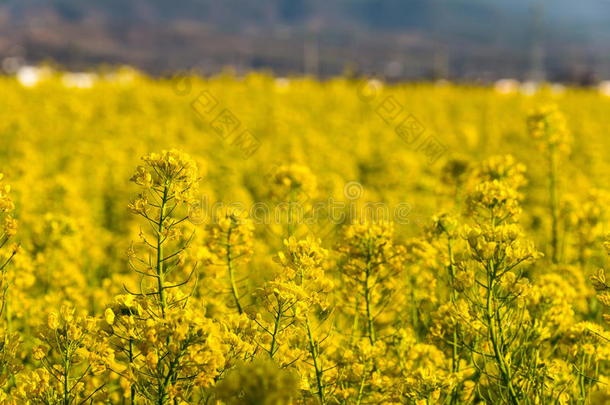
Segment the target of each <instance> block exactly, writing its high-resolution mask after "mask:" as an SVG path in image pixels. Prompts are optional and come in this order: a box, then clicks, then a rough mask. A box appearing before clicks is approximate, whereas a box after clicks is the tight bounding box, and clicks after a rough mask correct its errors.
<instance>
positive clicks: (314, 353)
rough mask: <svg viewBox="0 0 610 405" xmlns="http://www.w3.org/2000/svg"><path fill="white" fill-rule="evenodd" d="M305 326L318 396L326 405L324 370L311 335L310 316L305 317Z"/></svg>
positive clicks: (323, 404)
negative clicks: (323, 380)
mask: <svg viewBox="0 0 610 405" xmlns="http://www.w3.org/2000/svg"><path fill="white" fill-rule="evenodd" d="M305 325H306V327H307V337H308V339H309V352H310V353H311V358H312V360H313V367H314V371H315V372H316V384H317V388H318V396H319V397H320V403H321V404H322V405H326V398H325V395H324V384H323V382H322V369H321V367H320V364H319V359H318V350H317V349H316V345H315V344H314V341H313V336H312V334H311V325H310V324H309V316H308V315H305Z"/></svg>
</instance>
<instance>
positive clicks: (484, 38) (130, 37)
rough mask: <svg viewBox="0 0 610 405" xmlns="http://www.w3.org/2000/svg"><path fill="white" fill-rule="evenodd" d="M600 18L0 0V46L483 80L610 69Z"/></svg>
mask: <svg viewBox="0 0 610 405" xmlns="http://www.w3.org/2000/svg"><path fill="white" fill-rule="evenodd" d="M609 20H610V1H608V0H586V1H583V2H575V1H573V0H554V1H550V0H495V1H493V0H222V1H218V0H176V1H167V0H104V1H94V0H44V1H43V0H0V57H2V58H7V57H8V58H12V59H9V60H10V61H14V60H20V61H25V62H27V63H36V62H40V61H45V60H52V61H54V62H55V63H58V64H60V65H62V66H64V67H66V68H68V69H72V70H77V69H81V70H82V69H87V68H90V67H92V66H96V65H98V64H100V63H110V64H131V65H135V66H137V67H139V68H141V69H144V70H146V71H148V72H150V73H153V74H163V73H167V72H169V71H172V70H176V69H190V68H195V69H199V70H201V71H203V72H205V73H213V72H217V71H219V70H221V69H222V68H223V67H224V66H232V67H233V68H234V69H235V70H237V71H238V72H242V71H247V70H249V69H253V68H254V69H269V70H273V71H274V72H276V73H277V74H282V75H283V74H299V73H303V72H305V73H311V74H319V75H321V76H328V75H336V74H340V73H343V72H346V71H349V72H352V73H355V74H358V73H366V74H373V73H376V74H382V75H384V76H386V77H388V78H390V79H398V78H410V79H413V78H427V79H429V78H439V77H447V78H454V79H465V80H492V79H496V78H500V77H516V78H520V79H525V78H528V77H530V76H532V75H533V74H534V73H536V72H534V71H542V73H543V74H545V75H546V77H547V78H549V79H551V80H562V81H571V82H581V83H588V82H591V81H594V80H596V79H597V78H607V77H610V52H609V51H610V23H609V22H610V21H609ZM9 65H10V64H9ZM537 73H538V74H540V73H541V72H537Z"/></svg>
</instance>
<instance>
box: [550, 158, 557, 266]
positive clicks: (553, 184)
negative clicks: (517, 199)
mask: <svg viewBox="0 0 610 405" xmlns="http://www.w3.org/2000/svg"><path fill="white" fill-rule="evenodd" d="M548 160H549V161H548V163H549V197H550V198H549V199H550V209H551V249H552V256H551V258H552V260H553V263H557V253H558V244H557V242H558V218H557V203H558V201H557V154H556V151H555V147H554V146H550V147H549V154H548Z"/></svg>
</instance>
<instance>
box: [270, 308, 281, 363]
mask: <svg viewBox="0 0 610 405" xmlns="http://www.w3.org/2000/svg"><path fill="white" fill-rule="evenodd" d="M277 305H278V307H277V316H276V317H275V325H274V327H273V336H272V339H271V349H270V350H269V357H271V358H273V355H274V354H275V351H276V350H277V348H276V346H277V334H278V332H279V329H280V322H281V321H282V302H278V304H277Z"/></svg>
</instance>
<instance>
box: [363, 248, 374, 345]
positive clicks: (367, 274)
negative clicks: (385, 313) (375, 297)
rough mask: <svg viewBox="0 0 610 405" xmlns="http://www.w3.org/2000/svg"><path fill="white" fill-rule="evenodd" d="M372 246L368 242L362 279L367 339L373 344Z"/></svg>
mask: <svg viewBox="0 0 610 405" xmlns="http://www.w3.org/2000/svg"><path fill="white" fill-rule="evenodd" d="M371 250H372V246H371V244H370V243H369V247H368V252H367V258H366V270H365V279H364V300H365V303H366V319H367V323H368V329H369V340H370V341H371V344H372V345H374V344H375V326H374V324H373V311H372V308H371V307H372V304H371V289H370V286H369V277H370V274H371V256H372V252H371Z"/></svg>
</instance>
